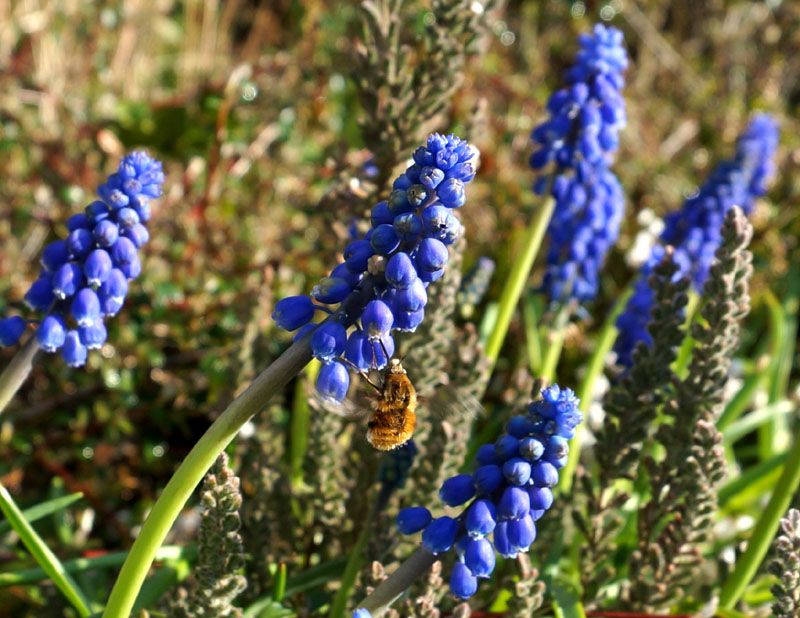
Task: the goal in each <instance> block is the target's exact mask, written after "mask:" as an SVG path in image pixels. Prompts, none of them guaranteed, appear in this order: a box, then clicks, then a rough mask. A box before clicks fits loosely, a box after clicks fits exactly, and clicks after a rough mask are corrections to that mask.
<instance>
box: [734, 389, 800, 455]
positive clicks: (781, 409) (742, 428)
mask: <svg viewBox="0 0 800 618" xmlns="http://www.w3.org/2000/svg"><path fill="white" fill-rule="evenodd" d="M795 409H796V406H795V404H794V402H792V401H779V402H777V403H773V404H771V405H768V406H764V407H763V408H761V409H759V410H755V411H753V412H750V414H747V415H745V416H743V417H742V418H740V419H739V420H737V421H734V422H732V423H731V424H730V425H728V427H727V428H726V429H725V431H723V432H722V440H723V442H724V443H725V444H726V445H730V444H733V443H734V442H736V441H737V440H739V439H741V438H743V437H744V436H746V435H747V434H749V433H750V432H751V431H754V430H756V429H758V428H760V427H763V426H764V425H766V424H767V423H770V422H772V421H774V420H775V419H776V418H781V417H788V416H789V415H791V414H793V413H794V411H795ZM768 459H771V457H770V458H768ZM765 461H766V460H765Z"/></svg>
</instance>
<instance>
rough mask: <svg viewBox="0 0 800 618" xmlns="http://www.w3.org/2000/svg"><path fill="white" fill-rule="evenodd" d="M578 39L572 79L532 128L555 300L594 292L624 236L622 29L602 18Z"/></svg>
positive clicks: (548, 288)
mask: <svg viewBox="0 0 800 618" xmlns="http://www.w3.org/2000/svg"><path fill="white" fill-rule="evenodd" d="M578 41H579V44H580V51H579V52H578V55H577V58H576V62H575V65H574V66H573V67H572V68H571V69H569V70H568V71H567V74H566V82H567V87H565V88H562V89H561V90H558V91H557V92H555V93H553V95H551V97H550V99H549V101H548V103H547V109H548V112H549V113H550V118H548V119H547V120H546V121H545V122H543V123H542V124H540V125H539V126H537V127H536V128H535V129H534V130H533V132H532V134H531V139H532V140H533V142H534V144H535V145H536V146H537V150H536V151H535V152H534V153H533V154H532V155H531V159H530V165H531V167H532V168H533V169H534V170H536V171H537V172H541V175H540V176H539V178H537V180H536V181H535V183H534V192H535V193H536V194H537V195H543V194H544V193H546V192H549V193H550V194H551V195H552V196H553V198H554V199H555V208H554V210H553V215H552V217H551V219H550V223H549V225H548V229H547V235H548V238H549V242H550V246H549V250H548V253H547V268H546V271H545V276H544V282H543V288H544V291H545V293H546V294H547V297H548V298H549V299H550V302H552V303H564V302H568V301H570V300H576V301H578V302H585V301H589V300H591V299H593V298H594V297H595V296H596V295H597V292H598V289H599V279H598V273H599V271H600V269H601V268H602V266H603V263H604V261H605V258H606V254H607V253H608V251H609V250H610V248H611V247H612V246H613V244H614V243H615V242H616V240H617V237H618V236H619V227H620V223H621V221H622V214H623V209H624V205H625V198H624V194H623V191H622V186H621V185H620V183H619V181H618V180H617V177H616V176H615V175H614V174H613V172H611V170H610V169H609V166H610V165H611V163H612V162H613V160H614V155H615V154H616V151H617V148H618V146H619V131H620V130H621V129H622V128H623V127H624V126H625V121H626V117H625V100H624V98H623V97H622V94H621V90H622V87H623V85H624V83H625V80H624V78H623V72H624V71H625V69H626V68H627V66H628V56H627V53H626V52H625V48H624V47H623V46H622V33H621V32H620V31H619V30H617V29H615V28H611V27H606V26H603V25H602V24H597V25H596V26H595V27H594V30H593V31H592V33H591V34H581V35H580V37H579V39H578ZM548 169H549V171H548Z"/></svg>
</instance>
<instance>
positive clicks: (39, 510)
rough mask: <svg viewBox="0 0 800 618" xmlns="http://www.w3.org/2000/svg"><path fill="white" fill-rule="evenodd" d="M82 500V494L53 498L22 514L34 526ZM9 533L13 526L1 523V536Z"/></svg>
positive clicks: (5, 522) (4, 522)
mask: <svg viewBox="0 0 800 618" xmlns="http://www.w3.org/2000/svg"><path fill="white" fill-rule="evenodd" d="M81 498H83V494H82V493H81V492H76V493H74V494H69V495H68V496H60V497H58V498H53V499H52V500H47V501H46V502H42V503H40V504H37V505H36V506H32V507H30V508H27V509H25V510H24V511H22V514H23V515H24V516H25V519H27V520H28V523H29V524H32V523H33V522H35V521H39V520H40V519H43V518H45V517H47V516H48V515H52V514H53V513H58V512H59V511H63V510H64V509H65V508H67V507H68V506H70V505H72V504H75V503H76V502H77V501H78V500H80V499H81ZM9 532H11V524H9V523H8V522H7V521H0V536H2V535H4V534H7V533H9Z"/></svg>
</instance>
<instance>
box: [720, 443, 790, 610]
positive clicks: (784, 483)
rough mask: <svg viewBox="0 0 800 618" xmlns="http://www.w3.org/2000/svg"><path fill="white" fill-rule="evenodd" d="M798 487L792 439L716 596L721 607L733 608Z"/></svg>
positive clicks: (755, 569)
mask: <svg viewBox="0 0 800 618" xmlns="http://www.w3.org/2000/svg"><path fill="white" fill-rule="evenodd" d="M798 486H800V438H797V439H795V441H794V444H792V448H791V450H790V451H789V458H788V460H787V461H786V465H785V466H784V468H783V472H782V473H781V476H780V478H779V479H778V483H777V484H776V485H775V491H774V492H773V493H772V496H771V497H770V499H769V502H768V503H767V507H766V508H765V509H764V510H763V511H762V512H761V516H760V517H759V518H758V521H756V523H755V525H754V526H753V533H752V535H751V536H750V540H749V541H748V543H747V549H746V550H745V552H744V554H742V557H741V558H739V560H738V561H737V562H736V568H735V569H734V570H733V573H731V575H730V577H728V580H727V581H726V582H725V585H724V586H723V587H722V592H720V596H719V606H720V607H721V608H723V609H733V607H734V605H736V603H737V602H738V601H739V599H740V598H741V597H742V594H744V591H745V589H746V588H747V586H748V584H749V583H750V581H751V580H752V579H753V576H754V575H755V574H756V571H757V570H758V567H759V565H760V564H761V562H762V561H763V560H764V556H766V555H767V552H768V551H769V547H770V543H771V542H772V539H773V537H774V536H775V533H776V532H777V531H778V525H779V524H780V519H781V517H782V516H783V514H784V513H785V512H786V509H788V508H789V505H790V504H791V501H792V496H794V494H795V492H796V491H797V488H798Z"/></svg>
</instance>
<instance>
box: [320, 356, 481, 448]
mask: <svg viewBox="0 0 800 618" xmlns="http://www.w3.org/2000/svg"><path fill="white" fill-rule="evenodd" d="M359 373H360V374H361V377H362V378H363V379H364V381H365V382H367V384H369V385H370V386H371V387H372V388H373V389H374V390H375V394H374V395H373V396H372V397H369V403H368V402H367V400H365V399H363V398H362V399H361V401H360V402H359V403H354V402H352V401H347V400H345V401H343V402H338V403H337V404H336V405H324V404H323V407H324V409H325V410H326V411H328V412H332V413H334V414H337V415H339V416H343V417H345V418H349V419H363V418H365V417H366V418H367V419H368V420H367V441H368V442H369V443H370V444H371V445H372V447H373V448H375V449H376V450H379V451H392V450H394V449H396V448H399V447H401V446H403V445H404V444H405V443H406V442H408V441H409V440H410V439H411V438H412V437H413V436H414V429H415V427H416V424H417V404H418V400H417V389H416V388H415V387H414V384H413V382H412V381H411V379H410V378H409V377H408V374H407V373H406V370H405V368H404V367H403V362H402V360H401V359H399V358H392V359H390V360H389V363H388V364H387V365H386V367H385V369H383V371H382V373H381V376H382V378H381V382H380V384H375V383H374V382H372V381H371V380H370V379H369V377H368V376H367V374H366V373H365V372H363V371H359ZM425 403H426V408H427V409H429V410H430V411H431V412H432V414H433V416H434V417H438V418H440V419H448V418H450V419H452V418H456V417H468V418H475V417H476V416H477V414H478V412H479V411H480V410H481V409H482V408H481V405H480V403H478V401H477V400H476V399H474V397H471V396H469V395H465V394H464V393H456V392H455V390H454V389H452V388H451V387H450V386H449V385H447V384H443V385H440V386H439V387H437V389H436V393H435V394H434V396H433V398H432V399H430V400H426V401H425Z"/></svg>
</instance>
